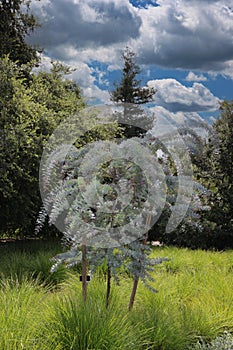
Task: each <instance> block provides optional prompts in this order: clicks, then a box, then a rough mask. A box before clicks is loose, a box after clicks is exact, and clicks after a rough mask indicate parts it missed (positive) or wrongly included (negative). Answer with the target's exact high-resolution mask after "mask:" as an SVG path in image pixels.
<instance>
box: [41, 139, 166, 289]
mask: <svg viewBox="0 0 233 350" xmlns="http://www.w3.org/2000/svg"><path fill="white" fill-rule="evenodd" d="M124 142H125V143H126V146H127V147H128V149H129V153H128V157H127V159H121V155H120V154H119V155H117V154H115V157H114V158H113V159H111V158H110V159H109V160H108V161H107V162H106V159H104V160H105V163H103V159H102V154H103V151H102V149H101V146H100V148H99V149H98V143H97V144H96V147H95V157H94V158H93V157H91V156H90V155H89V152H88V151H89V148H90V147H93V144H92V145H87V146H86V147H85V149H83V148H80V149H77V148H74V147H73V148H71V151H70V152H69V154H68V156H67V157H66V161H65V162H64V161H63V162H62V163H60V162H59V161H58V160H57V161H56V162H54V161H51V163H50V164H49V167H48V168H47V169H44V174H43V176H44V183H45V185H46V186H47V196H46V198H45V201H44V208H43V209H42V211H41V212H40V215H39V217H38V220H37V228H38V229H39V228H40V227H41V226H42V225H43V223H44V221H45V218H46V216H47V214H48V217H49V224H56V221H57V220H61V219H62V220H63V221H64V240H65V242H66V244H68V245H69V246H70V250H69V251H68V252H65V253H61V254H58V255H57V256H55V257H54V258H53V259H52V260H53V261H54V262H55V263H54V265H53V267H52V269H51V271H52V272H53V271H55V270H56V269H57V268H58V266H59V265H60V264H62V263H65V265H66V266H67V267H71V266H73V265H75V264H77V263H80V262H81V259H82V253H81V246H82V244H83V242H84V240H85V243H86V244H87V255H86V258H87V260H88V262H89V264H90V267H91V271H92V273H93V272H94V271H95V269H96V267H97V266H100V265H102V264H103V263H104V262H106V261H107V263H108V266H109V267H110V269H111V273H112V275H113V276H114V277H115V278H116V279H117V273H118V271H119V269H120V268H121V267H122V266H123V267H124V268H126V269H127V271H128V272H129V273H130V274H131V275H133V276H134V277H138V278H141V279H142V281H143V282H144V283H146V285H148V284H147V280H150V272H151V271H152V270H153V267H154V266H155V265H157V264H160V263H161V262H163V261H164V260H167V259H166V258H158V259H150V257H149V254H150V248H149V246H147V245H145V244H144V243H143V240H144V236H143V237H142V236H141V224H142V221H144V222H145V219H146V218H147V217H148V215H149V216H151V217H152V216H156V215H157V214H158V213H157V212H159V211H161V210H162V208H163V206H164V198H163V193H164V192H165V190H164V189H163V191H162V192H161V190H160V188H161V187H162V186H164V183H163V180H164V179H163V177H161V181H160V177H159V176H157V179H156V181H153V178H154V176H155V174H154V167H151V168H150V166H147V176H146V177H145V176H144V174H143V173H142V172H140V167H138V166H137V164H136V165H135V164H134V163H133V159H132V162H130V148H131V147H132V142H133V140H132V139H130V140H126V141H124ZM141 142H142V144H143V143H145V140H141ZM133 146H134V147H135V144H133ZM116 150H117V148H116ZM116 152H117V151H116ZM138 152H142V151H141V148H140V147H139V148H138ZM111 154H112V153H111ZM139 156H140V154H139ZM143 157H145V155H144V154H141V158H143ZM54 158H55V159H59V157H57V155H56V157H54ZM51 159H53V157H52V156H51ZM83 159H85V162H84V161H83ZM139 159H140V158H139ZM101 162H102V163H101ZM141 163H142V160H141ZM141 163H140V164H141ZM100 164H102V165H101V166H100ZM80 169H82V171H81V172H80ZM58 172H60V173H61V179H60V181H59V182H56V186H53V185H51V183H52V181H51V179H52V178H53V175H54V174H57V173H58ZM113 173H114V179H113V178H112V176H113V175H112V174H113ZM80 174H81V175H80ZM83 174H84V175H85V176H82V175H83ZM148 174H149V175H148ZM108 180H109V181H108ZM113 180H114V181H115V182H117V185H118V190H119V191H118V193H114V190H115V189H114V188H113V187H112V186H111V182H112V181H113ZM148 182H150V183H149V184H148ZM152 187H154V188H155V192H156V193H157V194H158V196H157V197H156V199H157V203H156V208H155V206H154V203H152V202H151V201H152V199H151V198H150V200H149V201H148V188H149V189H150V190H151V188H152ZM100 194H101V195H100ZM129 196H130V198H131V201H130V202H129ZM132 196H133V200H132ZM115 197H116V199H114V200H113V198H115ZM118 197H120V201H119V200H118V199H119V198H118ZM103 198H104V200H103ZM122 203H123V204H122ZM125 203H126V204H127V205H124V204H125ZM129 203H130V205H129ZM135 217H136V220H135ZM77 228H79V229H78V230H77ZM103 228H104V231H105V232H106V228H108V232H109V234H106V233H105V234H104V235H103V234H101V233H102V231H103ZM112 228H116V229H117V230H115V231H111V229H112ZM148 229H149V226H148ZM137 231H138V232H137ZM132 235H133V237H134V236H135V239H132ZM129 237H130V239H129ZM138 237H140V238H138ZM93 239H94V241H95V244H94V245H92V246H90V245H88V243H89V242H90V241H93ZM103 240H106V243H108V242H109V241H112V246H113V248H108V247H107V245H106V248H103V246H104V243H105V242H103ZM114 241H115V242H116V243H117V244H116V248H114Z"/></svg>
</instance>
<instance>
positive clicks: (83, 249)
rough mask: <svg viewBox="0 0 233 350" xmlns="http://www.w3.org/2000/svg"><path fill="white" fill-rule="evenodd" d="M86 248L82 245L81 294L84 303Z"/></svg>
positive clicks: (85, 294)
mask: <svg viewBox="0 0 233 350" xmlns="http://www.w3.org/2000/svg"><path fill="white" fill-rule="evenodd" d="M86 253H87V247H86V244H85V243H83V244H82V294H83V301H84V302H86V298H87V260H86Z"/></svg>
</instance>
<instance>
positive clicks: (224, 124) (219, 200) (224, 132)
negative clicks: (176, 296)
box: [199, 101, 233, 249]
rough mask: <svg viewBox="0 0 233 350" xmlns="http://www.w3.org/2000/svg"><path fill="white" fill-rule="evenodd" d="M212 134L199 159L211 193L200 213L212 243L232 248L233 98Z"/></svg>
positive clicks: (206, 233) (215, 124)
mask: <svg viewBox="0 0 233 350" xmlns="http://www.w3.org/2000/svg"><path fill="white" fill-rule="evenodd" d="M220 112H221V114H220V116H219V117H218V119H217V120H216V122H215V123H214V124H213V134H212V135H211V137H210V139H209V142H208V143H207V145H206V148H205V151H204V154H203V157H202V159H201V160H200V163H199V165H200V178H201V179H202V182H203V184H204V185H205V186H206V187H208V189H209V190H210V194H209V195H208V197H207V201H206V204H207V205H208V206H209V208H210V210H209V211H208V212H207V213H205V215H202V216H201V220H202V225H203V232H204V233H205V235H206V236H207V237H208V241H209V245H212V246H214V247H217V248H219V249H222V248H225V247H231V248H232V247H233V214H232V213H233V192H232V190H233V143H232V140H233V101H223V102H222V103H221V105H220Z"/></svg>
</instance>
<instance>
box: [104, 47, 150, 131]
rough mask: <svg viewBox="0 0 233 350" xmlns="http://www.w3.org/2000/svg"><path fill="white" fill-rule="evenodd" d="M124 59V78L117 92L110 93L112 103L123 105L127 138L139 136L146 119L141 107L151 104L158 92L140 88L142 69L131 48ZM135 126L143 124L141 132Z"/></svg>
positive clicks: (126, 51) (123, 56) (116, 89)
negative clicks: (139, 77)
mask: <svg viewBox="0 0 233 350" xmlns="http://www.w3.org/2000/svg"><path fill="white" fill-rule="evenodd" d="M122 59H123V61H124V67H123V69H122V78H121V81H120V83H119V84H117V83H115V84H114V85H115V90H114V91H112V92H111V93H110V97H111V101H113V102H116V103H117V104H123V107H124V122H125V124H126V125H125V128H126V132H125V133H126V136H128V137H132V136H138V135H139V134H141V133H142V130H143V126H145V125H144V123H145V118H143V117H142V115H143V111H142V109H141V108H140V105H143V104H146V103H148V102H151V101H152V99H153V95H154V94H155V93H156V90H155V89H154V88H149V87H145V86H144V87H142V86H140V84H141V80H140V79H137V76H138V75H139V74H140V73H141V69H140V67H139V66H138V65H137V64H136V62H135V53H134V52H133V51H132V50H131V49H130V48H129V47H126V48H125V50H124V52H123V54H122ZM140 116H141V119H142V120H141V122H140ZM131 124H132V125H131ZM135 124H136V125H140V124H141V130H140V128H139V127H136V126H135Z"/></svg>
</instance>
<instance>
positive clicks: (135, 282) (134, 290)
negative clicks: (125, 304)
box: [129, 277, 139, 311]
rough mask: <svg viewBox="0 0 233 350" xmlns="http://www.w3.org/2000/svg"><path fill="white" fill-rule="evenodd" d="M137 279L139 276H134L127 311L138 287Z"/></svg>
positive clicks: (131, 306)
mask: <svg viewBox="0 0 233 350" xmlns="http://www.w3.org/2000/svg"><path fill="white" fill-rule="evenodd" d="M138 281H139V277H134V281H133V288H132V292H131V296H130V300H129V311H131V310H132V308H133V304H134V300H135V295H136V292H137V287H138Z"/></svg>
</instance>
